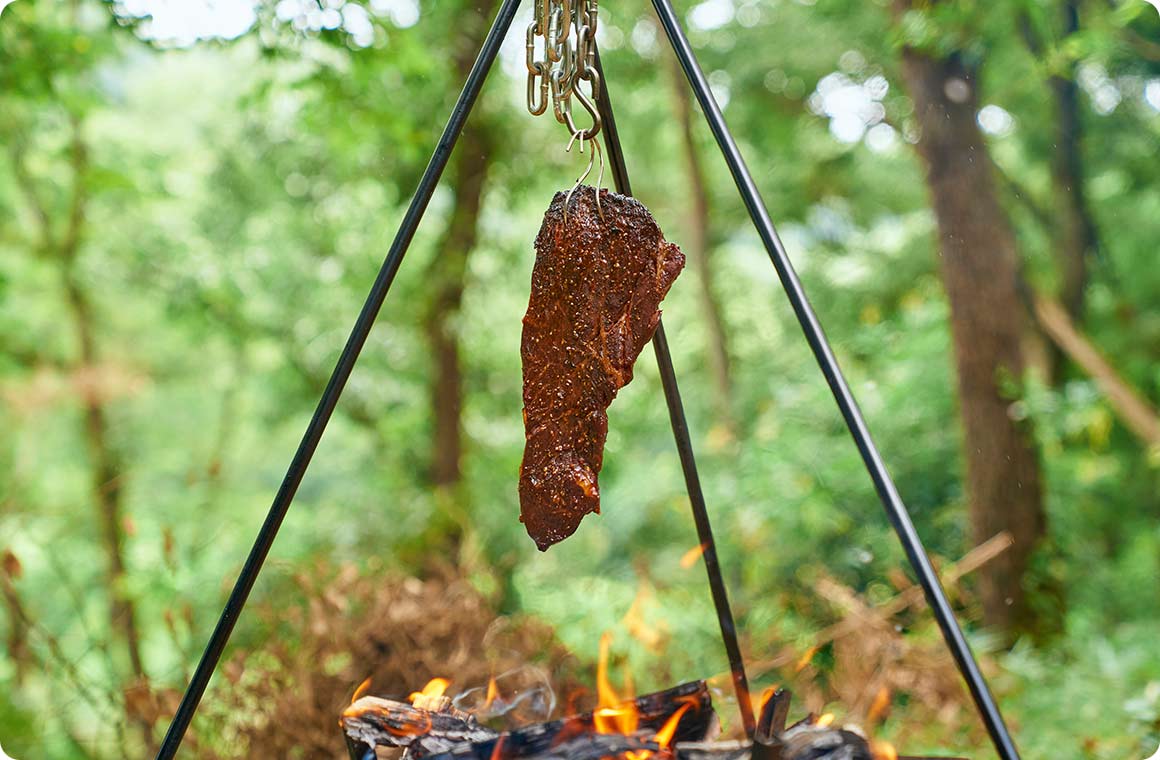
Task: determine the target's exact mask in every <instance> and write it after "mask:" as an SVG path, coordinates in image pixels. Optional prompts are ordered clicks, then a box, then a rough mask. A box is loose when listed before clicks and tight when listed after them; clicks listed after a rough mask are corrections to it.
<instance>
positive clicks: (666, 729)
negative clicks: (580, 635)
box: [592, 633, 698, 760]
mask: <svg viewBox="0 0 1160 760" xmlns="http://www.w3.org/2000/svg"><path fill="white" fill-rule="evenodd" d="M611 643H612V636H611V635H610V634H607V633H605V634H604V635H603V636H601V637H600V660H599V664H598V666H597V668H596V694H597V707H596V710H595V711H593V713H592V725H593V727H594V728H595V729H596V733H599V734H621V735H625V736H631V735H633V734H636V733H637V730H638V728H639V727H640V711H639V710H638V709H637V706H636V702H635V701H633V694H634V691H633V684H632V674H631V673H625V676H624V688H623V692H622V693H617V691H616V689H615V688H613V686H612V682H611V681H610V680H609V678H608V650H609V647H610V645H611ZM682 701H683V704H682V705H681V706H680V707H679V708H677V710H676V711H675V712H674V713H673V714H672V715H670V716H669V717H668V718H667V719H666V720H665V722H664V725H662V726H661V727H660V729H659V730H658V731H657V732H656V733H655V734H654V735H653V740H654V741H655V742H656V743H657V744H658V745H659V746H660V747H661V749H665V750H667V749H668V748H669V745H670V744H671V743H672V741H673V737H674V736H675V735H676V733H677V727H678V725H679V724H680V722H681V718H682V717H683V716H684V715H685V713H686V712H688V711H689V710H690V709H692V708H694V707H697V705H698V701H697V698H696V697H692V696H690V697H687V698H685V699H683V700H682ZM656 754H657V753H656V752H654V751H653V750H648V749H641V750H627V751H625V752H624V753H623V754H622V755H621V757H623V758H624V760H650V758H653V757H654V756H655V755H656Z"/></svg>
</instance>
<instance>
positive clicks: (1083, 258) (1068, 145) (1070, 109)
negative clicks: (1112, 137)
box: [1050, 0, 1097, 319]
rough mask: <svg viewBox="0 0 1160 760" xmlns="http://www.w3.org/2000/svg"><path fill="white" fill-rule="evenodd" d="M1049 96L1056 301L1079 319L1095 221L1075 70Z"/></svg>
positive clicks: (1070, 14)
mask: <svg viewBox="0 0 1160 760" xmlns="http://www.w3.org/2000/svg"><path fill="white" fill-rule="evenodd" d="M1062 11H1063V24H1064V35H1065V39H1066V37H1068V36H1071V35H1072V34H1075V33H1076V32H1077V31H1079V2H1078V0H1063V4H1062ZM1050 85H1051V91H1052V94H1053V95H1054V97H1055V116H1056V118H1055V151H1054V153H1053V154H1052V160H1051V179H1052V187H1053V191H1054V195H1055V208H1056V219H1057V220H1058V224H1057V226H1056V227H1055V230H1056V240H1055V245H1056V258H1057V260H1058V263H1059V270H1060V288H1059V300H1060V302H1062V303H1063V306H1064V308H1066V309H1067V313H1068V316H1070V317H1071V318H1072V319H1080V318H1081V317H1082V315H1083V303H1084V290H1085V288H1086V287H1087V280H1088V267H1087V264H1088V257H1089V256H1090V255H1091V254H1092V253H1093V252H1094V251H1095V249H1096V244H1097V233H1096V226H1095V221H1094V220H1093V219H1092V215H1091V211H1090V210H1089V209H1088V205H1087V198H1086V194H1085V193H1084V174H1083V159H1082V154H1081V147H1080V143H1081V140H1082V125H1081V123H1080V113H1079V86H1078V85H1077V84H1076V81H1075V65H1074V64H1069V66H1068V70H1067V72H1065V74H1063V75H1055V76H1052V77H1051V81H1050Z"/></svg>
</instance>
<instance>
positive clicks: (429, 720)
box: [339, 697, 497, 760]
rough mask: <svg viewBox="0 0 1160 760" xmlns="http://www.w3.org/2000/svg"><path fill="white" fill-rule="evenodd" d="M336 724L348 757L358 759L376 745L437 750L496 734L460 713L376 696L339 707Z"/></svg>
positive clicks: (490, 737)
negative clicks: (344, 736)
mask: <svg viewBox="0 0 1160 760" xmlns="http://www.w3.org/2000/svg"><path fill="white" fill-rule="evenodd" d="M339 725H340V726H342V730H343V732H344V733H345V734H346V738H347V747H348V748H349V750H350V753H351V757H352V758H357V759H358V760H361V758H363V757H365V756H366V754H367V751H368V750H373V748H374V747H376V746H380V747H406V748H409V749H412V750H414V749H418V748H422V749H423V751H426V752H431V753H438V752H441V751H444V750H446V749H447V748H449V747H451V746H452V745H453V744H456V743H457V742H485V741H487V740H489V739H493V738H495V736H496V735H497V733H496V731H494V730H492V729H490V728H488V727H487V726H481V725H479V724H478V723H476V722H475V719H474V718H471V717H470V716H468V717H466V718H464V717H463V714H462V713H458V712H456V713H449V712H432V711H430V710H423V709H420V708H418V707H415V706H414V705H410V704H407V703H406V702H396V701H394V700H391V699H381V698H379V697H362V698H361V699H358V700H356V701H355V702H354V703H352V704H351V706H350V707H348V708H346V710H344V711H343V713H342V717H341V718H340V719H339ZM371 756H372V757H373V751H372V755H371Z"/></svg>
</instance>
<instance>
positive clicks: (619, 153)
mask: <svg viewBox="0 0 1160 760" xmlns="http://www.w3.org/2000/svg"><path fill="white" fill-rule="evenodd" d="M596 71H597V73H598V74H599V75H600V81H601V82H602V84H601V87H600V90H599V91H598V93H597V98H596V107H597V109H598V110H599V112H600V118H601V120H602V121H603V123H604V128H603V129H604V143H605V145H606V146H607V151H608V158H609V162H610V163H611V165H612V178H613V181H614V182H615V183H616V190H617V192H619V193H621V194H623V195H632V186H631V185H630V184H629V181H628V169H627V168H626V167H625V164H624V151H623V149H622V148H621V146H620V135H619V134H618V133H617V131H616V119H615V118H614V117H613V114H612V102H611V101H610V100H609V97H608V79H607V78H606V77H605V76H604V69H603V68H602V67H601V65H600V51H599V50H597V51H596ZM652 344H653V351H654V353H655V354H656V357H657V366H658V367H659V368H660V374H661V386H662V387H663V388H664V393H665V403H666V404H667V405H668V408H669V421H670V422H671V423H672V426H673V438H674V439H675V440H676V443H677V453H678V455H679V456H680V459H681V470H682V471H683V472H684V474H685V490H686V491H687V492H688V494H689V503H690V505H691V506H692V508H693V522H694V524H695V525H696V526H697V538H698V539H700V541H701V550H702V554H701V557H702V558H703V560H704V562H705V571H706V572H707V573H708V574H709V591H710V593H711V595H712V597H713V606H714V608H715V609H716V611H717V622H718V623H719V624H720V626H721V639H722V641H724V642H725V654H726V655H727V656H728V658H729V670H730V672H731V674H732V676H733V688H734V690H735V691H736V692H737V707H738V709H740V711H741V723H742V725H743V726H744V727H745V733H746V735H747V736H753V731H754V728H755V727H756V721H755V720H754V717H753V706H752V705H751V704H750V700H749V680H748V679H747V678H746V676H745V662H744V660H743V659H742V657H741V647H740V645H738V643H737V626H736V625H735V624H734V622H733V610H732V609H731V608H730V606H729V594H728V592H727V591H726V588H725V580H724V578H722V577H721V566H720V564H719V563H718V561H717V542H716V541H715V540H714V539H713V526H712V524H711V523H710V522H709V511H708V508H707V507H706V506H705V495H704V494H703V493H702V492H701V478H700V476H699V475H698V474H697V460H696V458H695V457H694V456H693V442H692V439H691V438H690V437H689V423H688V421H686V419H685V409H684V405H683V404H682V403H681V391H680V389H679V388H678V387H677V373H676V370H674V369H673V357H672V355H671V354H670V353H669V342H668V339H667V338H666V337H665V326H664V324H660V323H658V324H657V330H656V333H655V334H654V335H653V339H652Z"/></svg>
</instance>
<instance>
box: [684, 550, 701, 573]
mask: <svg viewBox="0 0 1160 760" xmlns="http://www.w3.org/2000/svg"><path fill="white" fill-rule="evenodd" d="M704 553H705V545H704V544H698V545H697V546H694V547H693V548H692V549H689V550H688V551H687V552H685V553H684V554H682V555H681V567H682V568H684V569H685V570H688V569H689V568H690V567H692V566H693V565H695V564H697V560H699V559H700V558H701V555H702V554H704Z"/></svg>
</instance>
